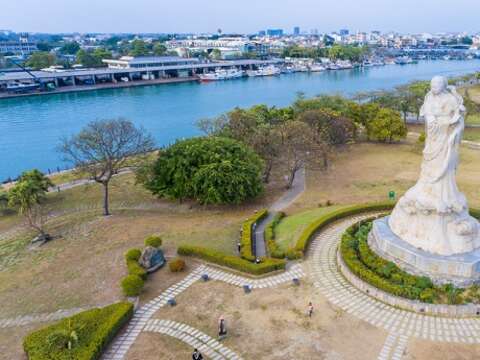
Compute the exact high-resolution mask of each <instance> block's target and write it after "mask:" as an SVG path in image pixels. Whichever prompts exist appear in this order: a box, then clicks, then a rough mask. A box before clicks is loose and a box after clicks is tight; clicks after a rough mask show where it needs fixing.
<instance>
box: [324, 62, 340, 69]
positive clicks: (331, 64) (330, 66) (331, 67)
mask: <svg viewBox="0 0 480 360" xmlns="http://www.w3.org/2000/svg"><path fill="white" fill-rule="evenodd" d="M339 69H340V68H339V67H338V65H337V64H334V63H330V64H328V65H327V70H339Z"/></svg>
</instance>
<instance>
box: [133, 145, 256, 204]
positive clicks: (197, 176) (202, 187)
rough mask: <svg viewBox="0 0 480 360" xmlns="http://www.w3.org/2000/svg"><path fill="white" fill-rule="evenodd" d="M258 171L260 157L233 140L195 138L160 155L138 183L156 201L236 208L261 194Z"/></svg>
mask: <svg viewBox="0 0 480 360" xmlns="http://www.w3.org/2000/svg"><path fill="white" fill-rule="evenodd" d="M262 168H263V162H262V160H261V159H260V157H259V156H258V155H257V154H255V152H254V151H253V150H251V149H250V148H248V147H247V146H245V145H244V144H242V143H240V142H238V141H236V140H233V139H228V138H222V137H215V136H210V137H199V138H192V139H187V140H182V141H178V142H176V143H175V144H173V145H171V146H169V147H167V148H166V149H163V150H162V151H160V154H159V157H158V159H157V160H156V162H155V163H154V164H153V165H152V167H151V168H150V172H149V174H148V176H144V177H142V178H141V181H143V182H144V184H145V186H146V188H147V189H149V190H150V191H151V192H152V193H153V194H155V195H158V196H160V197H166V198H172V199H180V200H182V199H195V200H196V201H198V202H199V203H202V204H239V203H241V202H243V201H245V200H247V199H250V198H254V197H256V196H258V195H259V194H260V193H261V192H262V191H263V185H262V178H261V175H262Z"/></svg>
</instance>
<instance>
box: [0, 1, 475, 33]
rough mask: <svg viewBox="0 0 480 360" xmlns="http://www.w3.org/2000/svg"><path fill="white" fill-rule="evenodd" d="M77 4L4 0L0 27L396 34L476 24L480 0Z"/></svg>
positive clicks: (460, 28)
mask: <svg viewBox="0 0 480 360" xmlns="http://www.w3.org/2000/svg"><path fill="white" fill-rule="evenodd" d="M82 4H83V5H82V7H78V6H76V7H67V6H65V3H64V2H63V1H61V0H46V1H44V2H42V4H41V5H40V4H39V3H38V2H37V1H34V0H19V1H17V2H9V3H6V4H2V10H3V11H2V12H0V24H2V25H1V26H2V28H4V29H10V30H13V31H17V32H20V31H25V32H45V33H70V32H99V33H121V32H125V33H129V32H131V33H212V32H215V31H216V30H217V29H218V28H220V29H222V30H223V32H224V33H256V32H258V31H259V30H264V29H267V28H281V29H284V30H285V32H287V33H291V32H292V31H293V28H294V27H296V26H299V27H300V28H301V30H302V31H306V32H308V33H310V32H311V31H312V30H318V31H319V32H320V33H325V32H331V31H334V30H337V31H338V30H339V29H341V28H349V29H350V30H351V31H358V30H360V31H372V30H380V31H382V32H387V31H396V32H401V33H419V32H431V33H436V32H463V31H465V32H477V31H479V30H480V29H479V28H478V25H477V22H476V19H475V14H476V13H478V10H480V4H472V1H471V0H458V1H456V2H454V3H453V2H445V3H444V4H441V5H439V4H438V2H437V1H434V0H425V1H423V2H421V3H419V2H418V1H414V0H404V1H403V2H402V3H401V4H400V5H399V4H398V3H394V2H393V1H379V0H364V1H362V2H361V3H359V2H355V1H353V0H339V1H336V2H334V3H332V2H327V1H323V0H322V1H314V0H297V1H291V0H286V1H283V2H282V3H278V2H277V3H275V2H274V1H273V0H268V1H264V2H262V3H255V2H253V1H252V0H246V1H244V2H243V3H242V6H235V5H232V4H229V3H225V2H221V1H217V0H213V1H210V2H208V3H206V4H202V6H200V7H199V6H198V4H197V3H196V2H194V1H193V0H183V1H181V2H180V3H178V4H177V6H178V9H181V11H177V10H175V8H173V7H172V6H171V5H170V6H169V9H168V10H169V12H174V13H175V14H174V16H172V14H171V13H169V14H167V15H168V16H162V15H163V14H164V12H163V11H164V6H163V5H162V4H159V3H158V2H155V1H153V0H137V1H136V2H135V6H134V7H132V5H128V6H127V5H123V4H121V5H119V4H118V2H115V1H113V0H104V1H102V2H101V3H99V2H95V1H93V0H85V1H84V2H83V3H82ZM412 8H413V9H415V11H414V12H412ZM85 9H88V10H89V11H84V10H85ZM147 10H148V11H147ZM15 14H18V15H15ZM107 14H110V15H109V16H107ZM52 19H54V21H52Z"/></svg>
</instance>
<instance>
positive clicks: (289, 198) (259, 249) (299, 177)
mask: <svg viewBox="0 0 480 360" xmlns="http://www.w3.org/2000/svg"><path fill="white" fill-rule="evenodd" d="M304 191H305V168H302V169H300V170H298V171H297V173H296V174H295V178H294V180H293V184H292V187H291V188H290V189H288V190H287V191H286V192H285V193H284V194H283V195H282V197H280V199H278V200H277V201H275V202H274V203H273V204H272V206H270V208H269V209H268V215H267V217H265V218H264V219H263V220H262V221H261V222H260V223H259V224H258V225H257V228H256V230H255V256H257V257H262V256H266V254H267V246H266V244H265V228H266V227H267V225H268V223H269V222H270V221H272V219H273V217H274V216H275V213H277V212H279V211H282V210H284V209H286V208H287V207H289V206H290V205H291V204H292V203H293V202H294V201H295V200H296V199H297V198H298V197H299V196H300V195H301V194H302V193H303V192H304Z"/></svg>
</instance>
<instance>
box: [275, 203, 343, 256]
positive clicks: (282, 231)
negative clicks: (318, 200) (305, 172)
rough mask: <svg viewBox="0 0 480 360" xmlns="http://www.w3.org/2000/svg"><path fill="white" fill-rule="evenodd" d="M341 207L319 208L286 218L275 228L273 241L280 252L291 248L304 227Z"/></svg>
mask: <svg viewBox="0 0 480 360" xmlns="http://www.w3.org/2000/svg"><path fill="white" fill-rule="evenodd" d="M340 207H342V206H338V205H336V206H329V207H321V208H317V209H313V210H308V211H303V212H300V213H298V214H295V215H291V216H287V217H286V218H284V219H283V220H282V221H281V222H280V224H278V226H277V227H276V228H275V241H276V242H277V244H278V246H279V247H280V249H282V250H284V251H285V250H287V249H288V248H290V247H292V246H293V245H294V244H295V242H296V241H297V239H298V237H299V236H300V234H301V232H302V231H303V229H305V227H306V226H307V225H308V224H310V223H311V222H312V221H314V220H315V219H317V218H319V217H320V216H322V215H325V214H327V213H329V212H332V211H335V210H337V209H339V208H340Z"/></svg>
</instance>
